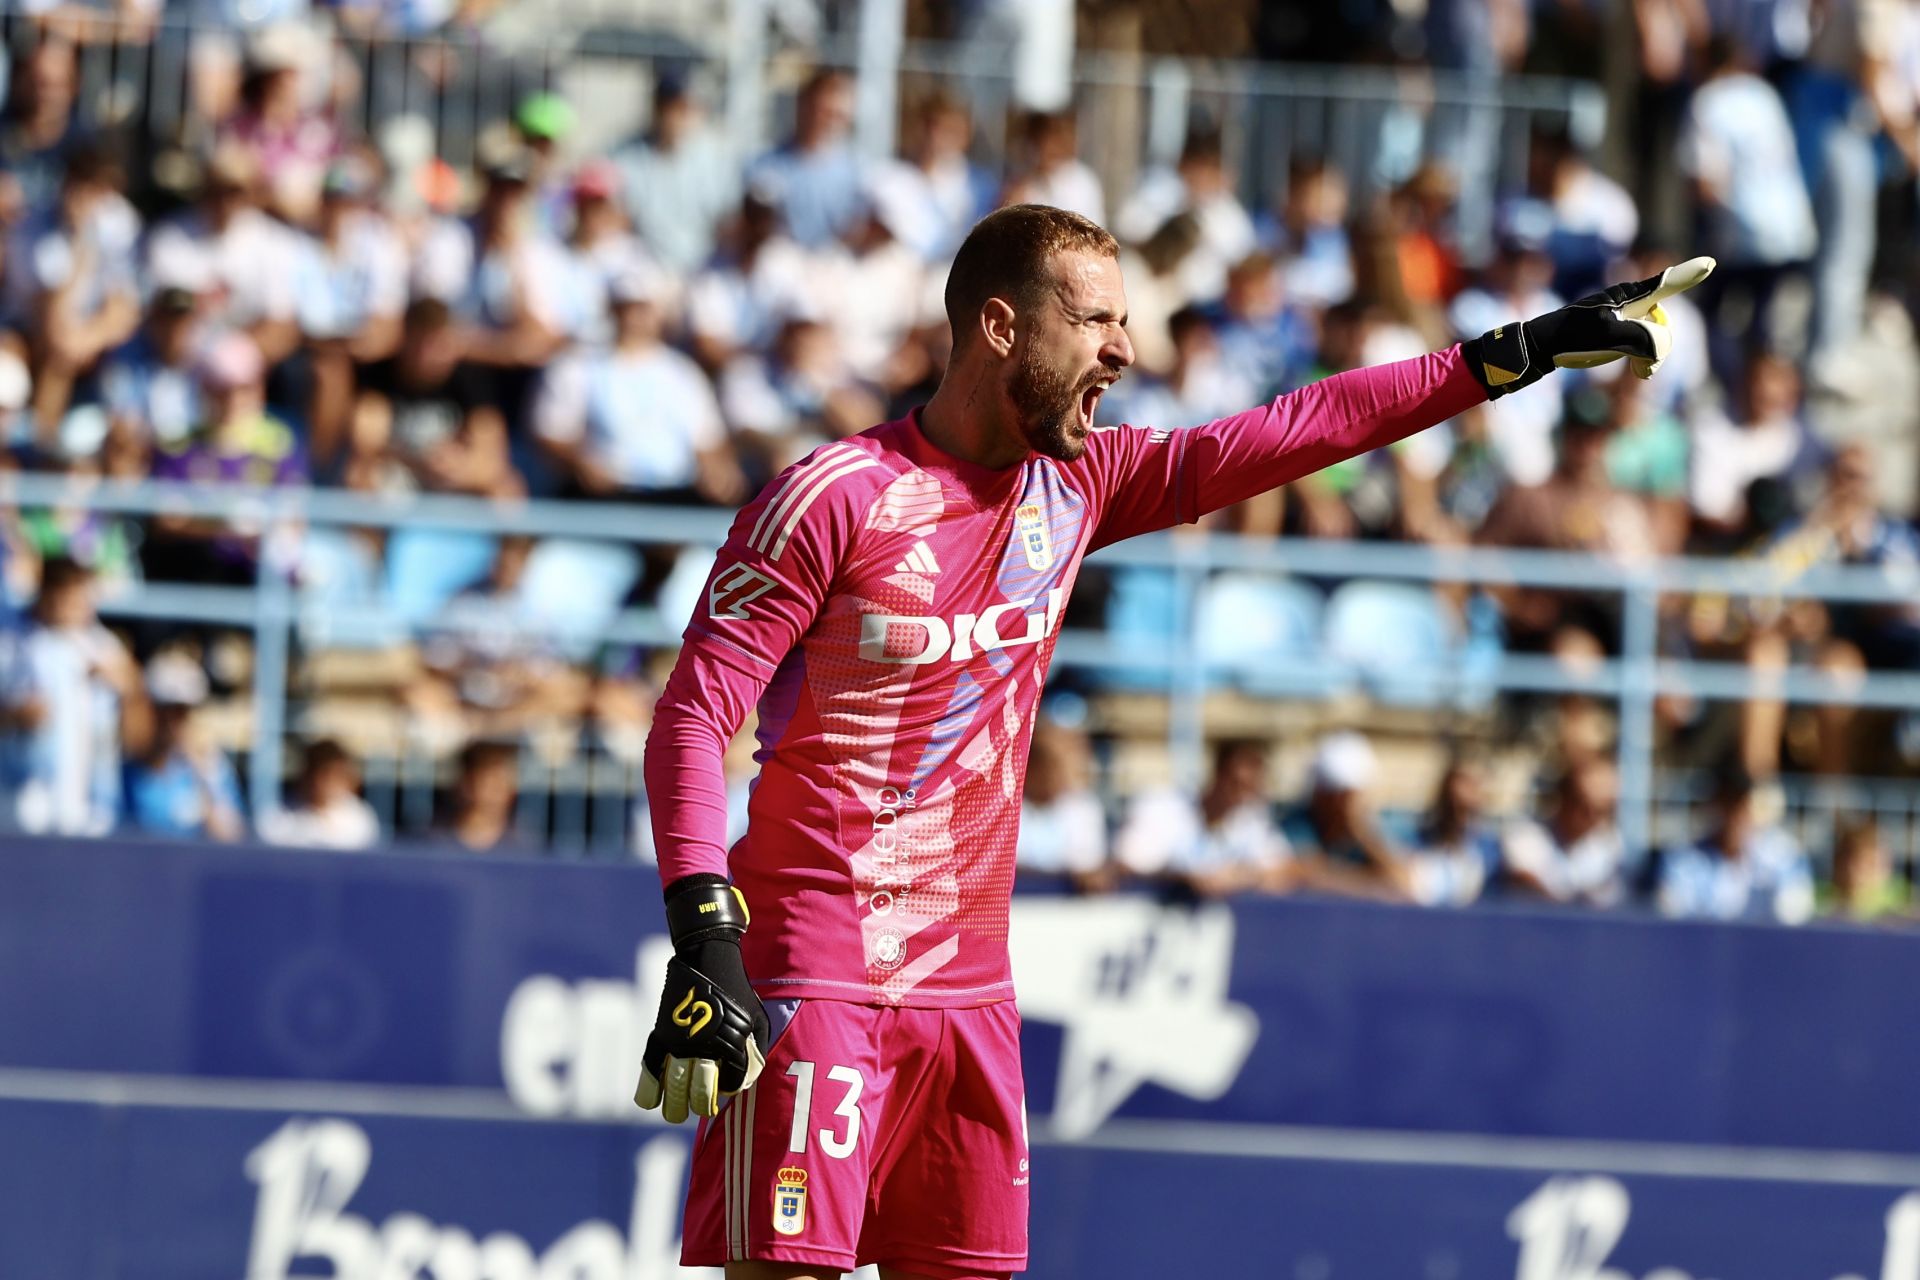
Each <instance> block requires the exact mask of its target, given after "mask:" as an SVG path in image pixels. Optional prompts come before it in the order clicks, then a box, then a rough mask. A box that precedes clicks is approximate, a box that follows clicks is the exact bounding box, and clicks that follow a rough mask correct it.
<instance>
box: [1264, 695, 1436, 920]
mask: <svg viewBox="0 0 1920 1280" xmlns="http://www.w3.org/2000/svg"><path fill="white" fill-rule="evenodd" d="M1378 773H1379V761H1378V759H1377V758H1376V757H1375V755H1374V752H1373V746H1372V744H1371V743H1369V742H1368V741H1367V740H1366V738H1365V737H1363V736H1362V735H1360V734H1358V733H1352V732H1341V733H1332V734H1328V735H1327V736H1326V737H1324V738H1322V739H1321V740H1320V742H1319V744H1318V745H1317V746H1316V747H1315V748H1314V752H1313V769H1312V783H1311V789H1310V790H1309V791H1308V793H1307V800H1306V803H1305V804H1304V805H1301V806H1300V807H1299V808H1298V809H1296V810H1295V811H1294V812H1292V813H1291V814H1289V815H1287V817H1286V819H1285V820H1284V821H1283V822H1282V824H1281V830H1282V831H1283V832H1284V833H1285V834H1286V837H1287V841H1288V843H1289V844H1291V845H1292V846H1293V847H1294V849H1296V850H1298V851H1301V852H1303V853H1307V852H1311V851H1317V852H1318V854H1319V856H1320V859H1321V860H1322V863H1323V865H1324V867H1325V870H1326V871H1327V872H1328V873H1330V874H1332V875H1334V876H1337V877H1341V878H1344V879H1346V880H1347V881H1348V883H1349V885H1350V886H1351V887H1352V888H1355V889H1367V890H1371V891H1374V892H1378V893H1380V894H1382V895H1384V896H1389V897H1405V896H1409V895H1410V894H1411V892H1412V887H1413V885H1412V874H1411V872H1410V870H1409V868H1408V866H1407V862H1406V856H1405V854H1404V853H1403V852H1402V850H1401V849H1400V847H1399V846H1398V845H1397V844H1395V843H1394V841H1393V840H1391V839H1390V838H1389V837H1388V836H1387V834H1386V832H1384V831H1383V830H1381V827H1380V818H1379V815H1378V814H1377V813H1376V812H1375V810H1374V807H1373V802H1372V801H1371V800H1369V799H1368V798H1367V790H1368V788H1370V787H1371V786H1372V785H1373V782H1374V778H1375V777H1376V775H1377V774H1378ZM1328 887H1332V886H1328Z"/></svg>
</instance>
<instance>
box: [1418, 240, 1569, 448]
mask: <svg viewBox="0 0 1920 1280" xmlns="http://www.w3.org/2000/svg"><path fill="white" fill-rule="evenodd" d="M1552 282H1553V259H1552V258H1550V257H1548V256H1547V253H1546V240H1545V236H1544V229H1543V228H1538V227H1531V228H1530V227H1516V226H1512V225H1509V226H1507V227H1505V228H1503V229H1502V230H1501V234H1500V244H1499V249H1498V251H1497V252H1496V253H1495V254H1494V256H1493V260H1492V261H1491V262H1489V263H1488V264H1487V268H1486V270H1485V271H1484V272H1483V273H1482V277H1481V280H1480V282H1479V283H1478V284H1476V285H1474V286H1473V287H1471V288H1468V289H1465V290H1463V291H1462V292H1461V293H1460V295H1459V296H1458V297H1456V298H1455V299H1454V300H1453V305H1452V306H1451V307H1450V308H1449V309H1448V311H1447V322H1448V324H1449V325H1450V326H1451V327H1452V330H1453V336H1454V337H1455V338H1460V339H1465V338H1470V337H1474V336H1477V335H1479V334H1482V333H1485V332H1487V331H1488V330H1489V329H1492V328H1493V327H1494V326H1495V325H1501V324H1506V323H1509V322H1510V321H1511V320H1512V318H1513V317H1514V316H1531V315H1538V314H1540V313H1541V312H1542V311H1543V310H1544V311H1552V310H1554V309H1555V308H1557V307H1561V306H1564V305H1566V304H1565V302H1564V301H1563V300H1562V299H1561V297H1560V295H1559V294H1557V293H1555V292H1554V291H1553V290H1552V288H1551V287H1550V286H1551V284H1552ZM1530 389H1531V390H1536V391H1542V392H1544V393H1545V394H1543V395H1537V396H1503V397H1501V398H1500V399H1498V400H1495V401H1492V402H1491V403H1489V404H1486V405H1484V406H1482V407H1481V408H1480V409H1479V414H1480V417H1481V419H1482V421H1483V422H1484V423H1485V428H1486V433H1487V439H1488V442H1489V443H1490V444H1491V445H1492V446H1493V452H1494V456H1495V457H1496V458H1498V459H1499V461H1500V465H1501V467H1502V468H1503V469H1504V470H1505V472H1506V474H1507V476H1508V478H1509V479H1511V480H1512V482H1513V483H1514V484H1517V485H1535V484H1541V483H1544V482H1545V481H1546V480H1547V478H1548V476H1549V475H1550V474H1551V473H1552V471H1553V429H1554V427H1555V425H1556V424H1558V423H1559V421H1560V417H1561V414H1562V412H1563V411H1564V407H1565V404H1566V398H1565V397H1566V393H1567V390H1568V387H1567V386H1566V383H1565V381H1564V380H1562V379H1559V378H1548V379H1547V380H1546V381H1544V382H1542V383H1540V384H1539V385H1538V386H1537V387H1534V388H1530Z"/></svg>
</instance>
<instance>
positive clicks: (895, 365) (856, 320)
mask: <svg viewBox="0 0 1920 1280" xmlns="http://www.w3.org/2000/svg"><path fill="white" fill-rule="evenodd" d="M906 221H907V214H906V213H905V211H903V210H902V209H900V208H899V206H898V202H897V201H896V200H895V199H893V198H889V197H882V196H879V195H876V196H875V198H874V199H872V200H871V201H870V202H869V203H868V204H867V206H866V208H865V209H864V210H863V211H862V212H861V214H860V215H859V216H858V217H857V218H855V219H854V224H853V226H852V227H850V228H849V229H848V231H847V235H846V239H845V241H844V243H843V245H842V246H841V247H840V248H839V249H837V250H835V251H834V252H833V253H831V254H823V255H822V256H821V260H820V277H821V279H820V287H821V288H822V289H823V290H824V291H825V293H826V296H828V297H839V298H846V299H859V303H858V305H855V306H846V307H835V308H831V309H825V310H822V309H820V308H819V307H818V304H815V309H816V310H817V311H821V314H822V318H823V319H826V320H827V321H828V322H829V323H831V324H832V325H833V327H834V329H835V331H836V332H837V334H838V335H839V338H840V347H841V350H842V351H843V352H844V353H845V355H846V359H847V364H848V365H849V366H850V367H851V368H852V370H853V372H854V374H855V376H857V377H859V378H861V379H862V380H863V381H865V382H867V383H869V384H871V385H872V386H874V387H876V388H878V389H880V390H881V391H882V392H892V391H894V390H896V389H898V388H900V387H903V386H906V385H908V384H910V383H911V382H912V381H913V377H914V375H916V374H917V373H918V372H919V370H918V366H917V362H915V361H914V360H913V359H912V358H911V357H910V355H909V354H908V353H907V352H906V350H905V348H906V346H907V343H908V340H909V337H910V336H911V335H912V333H913V331H914V328H915V327H916V326H917V325H918V324H919V321H920V317H921V314H922V307H923V305H924V299H925V296H926V283H927V282H926V274H927V272H926V264H925V263H923V262H922V261H921V260H920V257H919V255H918V254H916V253H915V252H914V251H913V250H912V249H910V248H908V247H907V246H906V245H905V244H903V243H901V241H900V238H899V234H898V231H897V228H898V227H900V226H902V225H905V223H906ZM869 425H871V424H869ZM863 429H864V428H863Z"/></svg>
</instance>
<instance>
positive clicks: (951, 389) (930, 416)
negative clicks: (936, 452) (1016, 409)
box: [920, 360, 1031, 471]
mask: <svg viewBox="0 0 1920 1280" xmlns="http://www.w3.org/2000/svg"><path fill="white" fill-rule="evenodd" d="M920 431H921V434H923V435H925V436H926V437H927V439H928V440H930V441H932V442H933V444H934V445H935V446H936V447H937V448H939V449H940V450H942V451H943V452H945V453H949V454H952V455H953V456H954V457H956V458H959V459H960V460H961V461H963V462H971V463H973V464H974V465H976V466H981V467H989V468H991V469H993V470H995V471H1000V470H1004V469H1005V468H1007V467H1012V466H1017V465H1019V464H1020V463H1021V462H1023V461H1024V460H1025V459H1026V456H1027V454H1028V453H1029V452H1031V451H1030V450H1029V449H1028V448H1027V441H1026V438H1025V437H1024V436H1022V435H1021V434H1020V429H1019V427H1018V425H1017V424H1016V423H1015V422H1014V421H1013V417H1012V415H1011V414H1010V413H1009V412H1008V410H1007V407H1006V406H1005V405H1004V404H1003V403H1002V402H1001V400H1000V397H999V396H998V395H996V394H995V393H994V388H993V387H992V386H991V385H990V384H989V381H988V378H987V371H986V370H985V369H984V368H982V367H980V365H979V364H978V363H976V362H973V361H961V360H956V361H955V362H954V363H953V364H952V365H950V366H949V367H948V369H947V376H946V377H944V378H942V379H941V380H940V386H939V389H938V390H936V391H935V392H934V393H933V399H931V400H929V401H927V407H926V408H924V409H922V410H921V411H920Z"/></svg>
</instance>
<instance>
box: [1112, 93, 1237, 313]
mask: <svg viewBox="0 0 1920 1280" xmlns="http://www.w3.org/2000/svg"><path fill="white" fill-rule="evenodd" d="M1188 212H1191V213H1192V214H1193V216H1194V218H1195V220H1196V221H1198V222H1199V224H1200V244H1199V246H1198V248H1197V249H1196V251H1195V252H1194V253H1192V254H1191V255H1189V256H1188V257H1187V259H1186V261H1185V262H1184V263H1183V264H1182V271H1183V272H1184V273H1185V276H1186V284H1187V292H1188V295H1189V296H1190V297H1192V298H1194V299H1195V300H1196V301H1199V302H1212V301H1214V300H1216V299H1218V298H1219V297H1220V295H1221V293H1222V292H1224V291H1225V289H1226V285H1227V271H1228V269H1229V268H1230V267H1232V266H1233V264H1234V263H1236V262H1240V261H1242V260H1243V259H1245V258H1246V256H1247V255H1248V254H1250V253H1252V252H1253V250H1254V247H1255V245H1256V243H1257V237H1256V236H1255V234H1254V229H1253V218H1252V217H1251V216H1250V215H1249V214H1248V213H1247V209H1246V206H1245V205H1243V204H1241V203H1240V198H1239V196H1237V195H1236V194H1234V189H1233V174H1232V173H1231V172H1230V171H1229V170H1228V169H1227V164H1226V156H1225V153H1224V152H1223V151H1222V150H1221V146H1220V135H1219V133H1218V132H1217V131H1215V130H1211V129H1201V130H1195V131H1194V132H1193V133H1192V134H1190V135H1189V136H1188V138H1187V141H1186V145H1185V146H1184V147H1183V148H1182V149H1181V152H1180V160H1179V163H1177V164H1176V165H1175V166H1174V167H1172V168H1171V169H1169V168H1166V167H1165V166H1162V167H1160V168H1157V169H1151V170H1149V171H1148V172H1147V173H1146V174H1145V175H1144V176H1143V177H1142V178H1141V180H1140V185H1139V186H1138V187H1136V188H1135V189H1134V192H1133V194H1132V195H1130V196H1128V197H1127V199H1126V201H1125V202H1124V203H1123V204H1122V205H1121V206H1120V213H1119V216H1118V217H1116V218H1115V220H1114V232H1115V234H1117V235H1118V236H1120V238H1121V239H1123V240H1127V241H1131V242H1134V243H1138V242H1140V241H1143V240H1145V239H1146V238H1147V237H1148V236H1150V235H1152V234H1153V233H1154V232H1155V231H1157V230H1158V229H1159V228H1160V226H1161V225H1162V224H1163V223H1165V222H1166V220H1167V219H1168V218H1171V217H1172V216H1173V215H1174V214H1176V213H1188Z"/></svg>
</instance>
